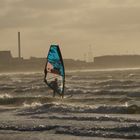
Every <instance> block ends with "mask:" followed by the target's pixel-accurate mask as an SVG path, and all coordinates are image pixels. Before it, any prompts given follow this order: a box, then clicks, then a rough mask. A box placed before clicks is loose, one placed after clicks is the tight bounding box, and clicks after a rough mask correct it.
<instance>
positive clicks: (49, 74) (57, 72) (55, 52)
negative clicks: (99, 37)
mask: <svg viewBox="0 0 140 140" xmlns="http://www.w3.org/2000/svg"><path fill="white" fill-rule="evenodd" d="M44 72H45V77H44V80H45V82H46V84H47V85H48V86H49V87H50V88H51V89H53V90H55V91H56V92H57V93H58V94H60V95H62V96H63V95H64V84H65V69H64V63H63V59H62V55H61V52H60V49H59V46H58V45H51V46H50V49H49V52H48V56H47V62H46V65H45V70H44ZM56 79H57V84H58V86H57V89H56V87H54V86H53V85H52V83H53V82H54V81H55V80H56Z"/></svg>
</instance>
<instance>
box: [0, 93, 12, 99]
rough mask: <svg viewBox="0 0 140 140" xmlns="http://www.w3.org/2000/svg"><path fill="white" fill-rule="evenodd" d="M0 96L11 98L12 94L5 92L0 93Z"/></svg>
mask: <svg viewBox="0 0 140 140" xmlns="http://www.w3.org/2000/svg"><path fill="white" fill-rule="evenodd" d="M0 98H1V99H4V98H12V96H11V95H9V94H7V93H5V94H0Z"/></svg>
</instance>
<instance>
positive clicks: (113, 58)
mask: <svg viewBox="0 0 140 140" xmlns="http://www.w3.org/2000/svg"><path fill="white" fill-rule="evenodd" d="M94 66H95V67H100V68H118V67H119V68H131V67H140V55H106V56H100V57H95V58H94Z"/></svg>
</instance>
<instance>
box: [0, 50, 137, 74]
mask: <svg viewBox="0 0 140 140" xmlns="http://www.w3.org/2000/svg"><path fill="white" fill-rule="evenodd" d="M45 62H46V58H36V57H30V59H23V58H22V57H12V55H11V52H10V51H0V72H10V71H43V70H44V66H45ZM64 65H65V68H66V70H70V69H71V70H72V69H91V68H95V69H97V68H134V67H140V55H106V56H100V57H95V58H94V62H85V61H80V60H73V59H64Z"/></svg>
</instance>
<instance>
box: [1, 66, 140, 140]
mask: <svg viewBox="0 0 140 140" xmlns="http://www.w3.org/2000/svg"><path fill="white" fill-rule="evenodd" d="M43 79H44V73H43V72H19V73H0V140H58V139H59V140H127V139H133V140H135V139H139V140H140V69H102V70H73V71H66V83H65V96H64V99H61V98H60V97H59V95H58V96H56V97H55V98H53V97H52V90H51V89H50V88H49V87H48V86H47V85H46V84H45V83H44V81H43Z"/></svg>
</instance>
